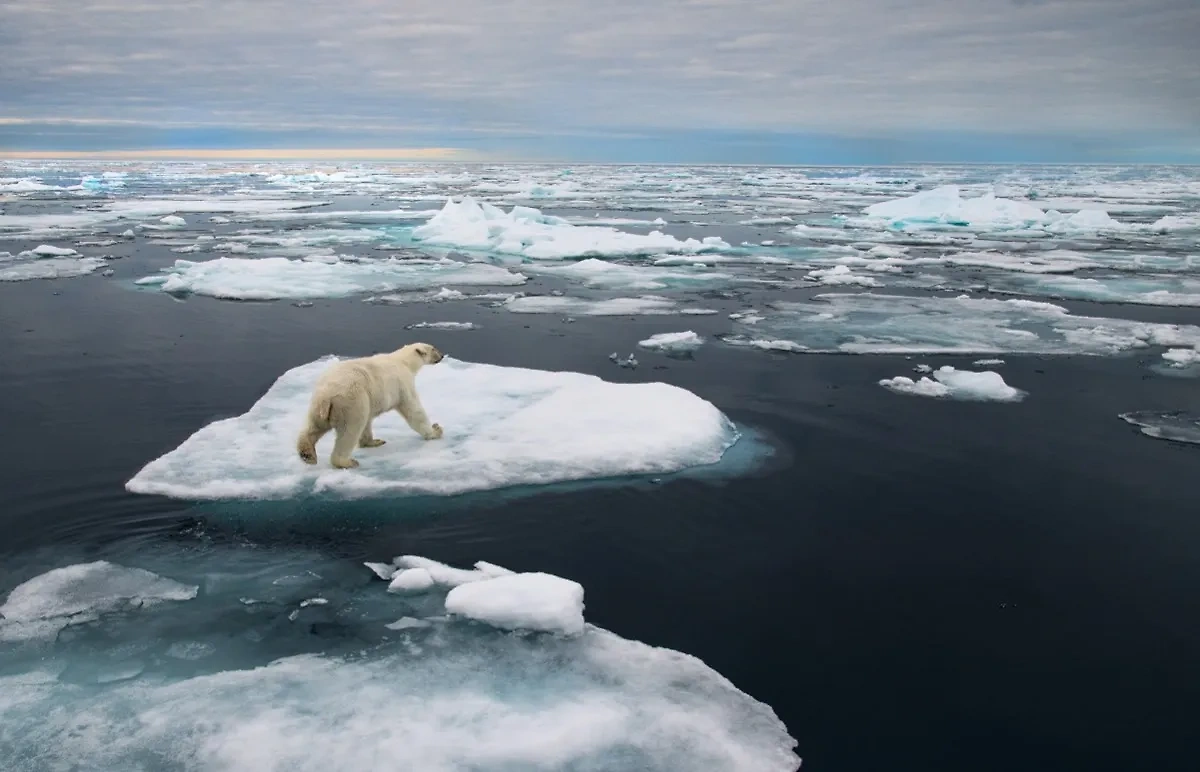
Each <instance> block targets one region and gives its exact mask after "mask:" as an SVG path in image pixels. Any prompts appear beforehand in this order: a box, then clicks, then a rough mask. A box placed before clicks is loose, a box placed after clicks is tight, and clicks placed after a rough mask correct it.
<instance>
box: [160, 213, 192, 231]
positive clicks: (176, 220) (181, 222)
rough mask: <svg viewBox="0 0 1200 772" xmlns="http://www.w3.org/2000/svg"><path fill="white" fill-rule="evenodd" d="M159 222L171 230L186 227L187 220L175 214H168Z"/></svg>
mask: <svg viewBox="0 0 1200 772" xmlns="http://www.w3.org/2000/svg"><path fill="white" fill-rule="evenodd" d="M159 222H160V223H162V224H163V225H169V226H171V227H172V228H182V227H183V226H185V225H187V220H185V219H183V218H182V217H180V216H179V215H175V214H170V215H167V216H166V217H163V218H160V219H159Z"/></svg>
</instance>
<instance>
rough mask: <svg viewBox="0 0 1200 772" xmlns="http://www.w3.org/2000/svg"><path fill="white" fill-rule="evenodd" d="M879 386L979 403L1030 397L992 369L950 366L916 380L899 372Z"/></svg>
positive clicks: (902, 391) (892, 389)
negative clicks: (982, 369) (977, 369)
mask: <svg viewBox="0 0 1200 772" xmlns="http://www.w3.org/2000/svg"><path fill="white" fill-rule="evenodd" d="M879 385H880V386H882V387H884V388H885V389H888V390H890V391H894V392H896V393H898V394H911V395H913V396H918V397H950V398H952V399H959V400H970V401H976V402H1020V401H1021V400H1022V399H1024V398H1025V396H1026V392H1024V391H1021V390H1020V389H1014V388H1013V387H1012V386H1009V385H1008V384H1007V383H1005V382H1004V378H1003V377H1002V376H1001V375H1000V373H997V372H994V371H991V370H985V371H983V372H971V371H970V370H956V369H954V368H953V367H949V366H945V367H940V368H938V369H937V370H934V371H933V378H921V380H919V381H915V382H914V381H913V379H912V378H907V377H905V376H903V375H898V376H896V377H895V378H885V379H883V380H881V381H880V382H879Z"/></svg>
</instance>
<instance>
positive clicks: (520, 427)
mask: <svg viewBox="0 0 1200 772" xmlns="http://www.w3.org/2000/svg"><path fill="white" fill-rule="evenodd" d="M335 361H337V358H336V357H324V358H322V359H319V360H317V361H315V362H310V363H308V364H306V365H301V366H299V367H296V368H293V369H292V370H289V371H287V372H286V373H284V374H283V375H282V376H280V377H279V379H278V380H277V381H276V382H275V383H274V384H273V385H272V386H271V388H270V389H269V390H268V391H267V393H266V394H265V395H263V397H262V398H261V399H259V401H258V402H256V403H255V404H254V405H253V406H252V407H251V408H250V409H249V410H248V411H247V412H246V413H245V414H243V415H241V416H238V417H236V418H229V419H225V420H222V421H216V422H214V423H211V424H209V425H208V426H205V427H204V428H202V429H200V430H199V431H198V432H196V433H195V434H193V435H192V436H191V437H189V438H188V439H187V440H185V441H184V442H183V444H181V445H180V446H179V447H178V448H176V449H175V450H173V451H171V452H170V453H167V454H166V455H165V456H162V457H161V458H158V459H156V460H154V461H152V462H150V463H149V464H147V465H146V466H145V467H144V468H143V469H142V470H141V471H139V472H138V473H137V475H135V476H134V477H133V479H131V480H130V481H129V482H128V483H127V484H126V488H127V489H128V490H130V491H132V492H134V493H149V494H162V495H166V496H173V497H177V498H188V499H221V498H288V497H292V496H296V495H301V494H307V493H328V494H331V495H335V496H341V497H365V496H374V495H404V494H427V495H440V496H447V495H454V494H459V493H466V492H469V491H480V490H487V489H494V488H503V487H509V486H516V485H545V484H548V483H554V482H562V481H569V480H587V479H596V478H611V477H621V476H626V475H636V474H651V473H653V474H665V473H670V472H677V471H682V470H684V469H688V468H691V467H697V466H704V465H710V464H716V463H717V462H719V461H720V460H721V458H722V456H723V455H724V453H725V451H726V449H728V448H729V447H730V446H732V445H733V444H734V443H735V442H736V441H737V439H738V438H739V436H740V435H739V433H738V431H737V430H736V429H735V428H734V426H733V424H732V423H731V422H730V420H729V419H728V418H726V417H725V415H724V414H722V413H721V411H720V410H718V409H717V408H716V407H715V406H714V405H712V404H711V403H709V402H706V401H705V400H703V399H701V398H699V397H697V396H696V395H695V394H692V393H691V392H689V391H686V390H684V389H680V388H677V387H675V386H670V385H668V384H664V383H639V384H614V383H608V382H606V381H603V380H601V379H599V378H596V377H595V376H591V375H584V374H581V373H571V372H550V371H545V370H530V369H524V368H516V367H498V366H495V365H486V364H477V363H471V362H463V361H459V360H455V359H453V358H450V357H447V358H446V359H444V360H443V361H442V362H441V363H440V364H437V365H434V366H430V367H427V368H425V369H423V370H422V371H421V373H420V375H419V376H418V379H417V388H418V390H419V391H420V394H421V399H422V402H423V403H424V405H425V409H426V411H427V412H428V413H429V415H430V418H431V420H433V421H436V422H438V423H440V424H441V425H442V427H443V428H444V430H445V437H444V438H443V439H441V440H435V441H425V440H423V439H421V438H420V437H419V436H417V435H416V434H415V433H414V432H413V431H412V430H411V429H410V428H409V427H408V426H407V424H406V423H405V422H404V421H403V419H402V418H400V416H399V415H397V414H395V413H388V414H384V415H382V416H380V417H379V418H378V419H376V420H375V422H374V430H375V436H376V437H379V438H382V439H385V440H387V444H386V445H384V446H382V447H380V448H373V449H370V450H360V451H359V452H358V453H357V454H356V456H355V457H356V458H357V460H358V461H359V462H360V464H361V466H360V467H359V468H358V469H355V470H349V471H347V470H335V469H332V468H331V467H330V466H329V463H328V456H329V451H330V448H332V444H333V437H334V436H333V434H332V433H331V434H329V435H327V436H326V437H325V438H324V439H322V441H321V443H320V444H318V446H317V452H318V456H319V458H320V461H319V463H318V465H317V466H316V467H311V466H308V465H306V464H304V463H303V462H302V461H301V460H300V459H299V458H298V457H297V455H296V451H295V438H296V434H297V432H298V431H299V430H300V428H301V426H302V425H303V417H304V414H305V411H306V410H307V409H308V402H309V398H310V395H311V392H312V386H313V384H314V382H315V381H316V378H317V377H318V375H319V374H320V373H321V372H322V371H323V370H324V369H325V368H326V367H328V366H329V365H330V364H332V363H333V362H335Z"/></svg>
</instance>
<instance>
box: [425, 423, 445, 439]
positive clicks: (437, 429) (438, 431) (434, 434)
mask: <svg viewBox="0 0 1200 772" xmlns="http://www.w3.org/2000/svg"><path fill="white" fill-rule="evenodd" d="M441 438H442V425H441V424H434V425H433V426H432V427H430V430H429V433H428V434H426V435H425V439H427V440H440V439H441Z"/></svg>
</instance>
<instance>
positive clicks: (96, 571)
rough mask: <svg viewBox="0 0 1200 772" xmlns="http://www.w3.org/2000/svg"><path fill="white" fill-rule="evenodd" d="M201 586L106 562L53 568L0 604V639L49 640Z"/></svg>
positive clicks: (186, 595)
mask: <svg viewBox="0 0 1200 772" xmlns="http://www.w3.org/2000/svg"><path fill="white" fill-rule="evenodd" d="M198 590H199V588H198V587H197V586H195V585H185V584H181V583H180V582H176V581H174V580H173V579H167V578H165V577H162V576H158V575H157V574H154V573H151V572H150V571H145V570H143V569H140V568H126V567H125V566H120V565H116V564H114V563H109V562H107V561H103V560H100V561H96V562H94V563H80V564H76V565H70V566H65V567H63V568H56V569H54V570H52V571H47V572H46V573H44V574H41V575H39V576H36V577H34V578H33V579H30V580H29V581H27V582H25V583H24V584H21V585H19V586H18V587H16V588H15V589H13V591H12V592H11V593H9V595H8V600H7V601H6V602H5V603H4V605H3V606H0V641H23V640H31V639H40V638H53V637H54V635H55V634H57V633H58V631H59V630H62V629H63V628H64V627H67V626H69V625H76V624H82V623H84V622H92V621H95V620H96V619H98V618H99V617H100V616H101V615H102V614H107V613H112V612H116V611H135V610H138V609H147V608H149V607H151V606H153V605H155V604H157V603H162V602H166V601H183V600H191V599H192V598H194V597H196V593H197V591H198Z"/></svg>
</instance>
